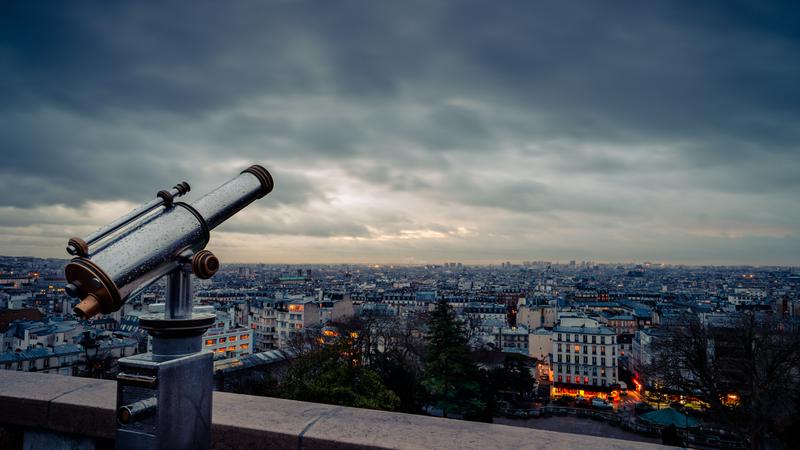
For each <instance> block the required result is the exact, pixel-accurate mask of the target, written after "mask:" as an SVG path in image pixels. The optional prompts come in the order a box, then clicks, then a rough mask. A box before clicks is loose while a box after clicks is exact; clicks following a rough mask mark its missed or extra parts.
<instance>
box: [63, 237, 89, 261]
mask: <svg viewBox="0 0 800 450" xmlns="http://www.w3.org/2000/svg"><path fill="white" fill-rule="evenodd" d="M67 253H69V254H70V255H73V256H84V257H85V256H87V255H88V254H89V244H87V243H86V241H84V240H83V239H81V238H79V237H73V238H69V242H67Z"/></svg>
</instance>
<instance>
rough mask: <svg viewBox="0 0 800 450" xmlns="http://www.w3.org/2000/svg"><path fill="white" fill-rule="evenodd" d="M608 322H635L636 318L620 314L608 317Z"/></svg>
mask: <svg viewBox="0 0 800 450" xmlns="http://www.w3.org/2000/svg"><path fill="white" fill-rule="evenodd" d="M608 320H636V318H635V317H633V316H629V315H624V314H620V315H617V316H614V317H609V318H608Z"/></svg>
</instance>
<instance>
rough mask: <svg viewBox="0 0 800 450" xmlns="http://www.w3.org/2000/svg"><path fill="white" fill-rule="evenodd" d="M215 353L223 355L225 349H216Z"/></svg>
mask: <svg viewBox="0 0 800 450" xmlns="http://www.w3.org/2000/svg"><path fill="white" fill-rule="evenodd" d="M217 353H225V349H224V348H218V349H217Z"/></svg>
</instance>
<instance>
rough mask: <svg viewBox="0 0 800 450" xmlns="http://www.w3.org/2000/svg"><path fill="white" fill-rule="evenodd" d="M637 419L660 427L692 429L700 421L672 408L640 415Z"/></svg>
mask: <svg viewBox="0 0 800 450" xmlns="http://www.w3.org/2000/svg"><path fill="white" fill-rule="evenodd" d="M639 418H640V419H642V420H644V421H645V422H650V423H652V424H655V425H659V426H662V427H668V426H670V425H675V427H677V428H692V427H696V426H698V425H700V421H698V420H697V419H693V418H691V417H689V416H687V415H686V414H683V413H682V412H680V411H678V410H676V409H674V408H666V409H659V410H657V411H651V412H649V413H647V414H642V415H641V416H639Z"/></svg>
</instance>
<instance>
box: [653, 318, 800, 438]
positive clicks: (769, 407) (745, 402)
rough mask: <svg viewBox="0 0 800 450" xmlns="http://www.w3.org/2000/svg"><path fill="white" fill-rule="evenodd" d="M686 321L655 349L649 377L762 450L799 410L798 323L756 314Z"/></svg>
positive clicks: (799, 336) (662, 387)
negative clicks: (715, 320) (706, 321)
mask: <svg viewBox="0 0 800 450" xmlns="http://www.w3.org/2000/svg"><path fill="white" fill-rule="evenodd" d="M684 323H686V325H685V326H683V327H673V328H671V329H670V330H669V332H668V333H667V334H666V336H665V337H664V338H663V339H661V340H660V341H659V342H658V343H657V344H656V346H655V354H656V356H655V358H654V361H653V363H652V364H651V365H650V366H649V367H647V368H646V370H645V372H646V373H647V374H648V375H649V376H650V377H651V379H656V380H657V381H656V384H657V385H660V388H661V389H662V390H664V391H667V392H675V393H682V394H685V395H690V396H694V397H696V398H698V399H699V400H701V401H703V402H704V403H706V404H707V405H708V410H707V413H708V418H709V419H710V420H712V421H715V422H718V423H719V424H721V425H723V426H726V427H727V428H728V429H730V430H731V431H733V432H734V433H736V434H738V435H739V436H740V437H741V438H742V439H744V440H745V441H746V442H748V443H749V444H750V447H751V448H753V449H763V448H764V445H765V444H764V443H765V438H766V437H767V436H769V435H771V434H773V433H780V431H781V430H782V429H783V428H784V427H786V426H788V424H789V423H791V420H792V418H793V417H794V415H795V414H798V413H799V412H800V411H797V409H796V408H797V402H798V395H799V394H800V391H799V390H798V381H800V379H799V378H798V375H799V372H798V370H799V368H800V333H798V330H797V328H796V325H794V324H792V323H790V322H788V321H785V320H782V319H780V318H776V317H772V316H769V315H756V314H741V315H738V316H735V317H732V318H730V320H729V321H727V322H725V323H722V324H717V325H713V324H704V323H701V322H700V320H698V318H697V317H695V316H688V315H687V317H686V320H685V322H684Z"/></svg>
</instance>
